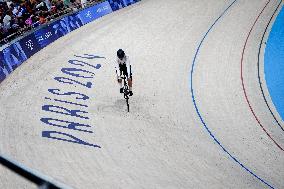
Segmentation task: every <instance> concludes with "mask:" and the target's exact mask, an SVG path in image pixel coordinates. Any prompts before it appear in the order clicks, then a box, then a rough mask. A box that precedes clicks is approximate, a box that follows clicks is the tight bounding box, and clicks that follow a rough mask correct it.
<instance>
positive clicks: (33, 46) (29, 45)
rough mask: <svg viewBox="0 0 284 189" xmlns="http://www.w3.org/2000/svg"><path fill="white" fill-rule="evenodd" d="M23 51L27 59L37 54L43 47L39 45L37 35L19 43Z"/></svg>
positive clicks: (31, 35) (25, 38) (32, 35)
mask: <svg viewBox="0 0 284 189" xmlns="http://www.w3.org/2000/svg"><path fill="white" fill-rule="evenodd" d="M19 43H20V45H21V47H22V49H23V51H24V52H25V54H26V56H27V58H30V57H31V56H32V55H34V54H35V53H37V52H38V51H39V50H40V49H41V46H40V45H39V43H38V41H37V39H36V37H35V35H34V34H33V33H32V34H30V35H28V36H26V37H24V38H23V39H21V40H20V41H19Z"/></svg>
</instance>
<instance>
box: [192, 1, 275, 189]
mask: <svg viewBox="0 0 284 189" xmlns="http://www.w3.org/2000/svg"><path fill="white" fill-rule="evenodd" d="M236 1H237V0H234V2H233V3H231V4H230V5H229V6H228V7H227V8H226V10H225V11H224V12H223V13H222V14H221V15H220V16H219V17H218V18H217V19H216V20H215V22H214V23H213V24H212V25H211V27H210V28H209V29H208V31H207V32H206V34H205V35H204V37H203V38H202V40H201V42H200V43H199V45H198V48H197V50H196V53H195V55H194V59H193V61H192V68H191V75H190V79H191V81H190V84H191V86H190V87H191V93H192V101H193V104H194V107H195V110H196V112H197V114H198V117H199V118H200V120H201V122H202V124H203V126H204V127H205V129H206V130H207V132H208V133H209V134H210V136H211V137H212V138H213V140H214V141H215V142H216V143H217V144H218V145H219V146H220V147H221V148H222V149H223V151H224V152H225V153H226V154H228V155H229V156H230V157H231V158H232V159H233V160H234V161H235V162H236V163H238V164H239V165H240V166H241V167H242V168H243V169H245V170H246V171H247V172H249V173H250V174H251V175H253V176H254V177H255V178H257V179H258V180H260V181H261V182H262V183H264V184H265V185H267V186H268V187H270V188H273V189H274V187H273V186H271V185H270V184H269V183H268V182H266V181H265V180H263V179H262V178H260V177H259V176H257V175H256V174H255V173H253V172H252V171H251V170H249V169H248V168H247V167H246V166H245V165H243V164H242V163H241V162H240V161H239V160H237V159H236V158H235V157H234V156H233V155H231V154H230V153H229V152H228V150H226V149H225V147H224V146H223V145H222V144H221V143H220V142H219V140H218V139H217V138H216V137H215V136H214V135H213V134H212V132H211V131H210V129H209V128H208V127H207V125H206V123H205V121H204V120H203V118H202V116H201V113H200V112H199V109H198V107H197V105H196V101H195V96H194V91H193V71H194V65H195V62H196V58H197V55H198V53H199V50H200V47H201V45H202V43H203V41H204V40H205V38H206V37H207V35H208V33H209V32H210V31H211V29H212V28H213V26H214V25H215V24H216V23H217V22H218V21H219V19H220V18H221V17H222V16H223V15H224V14H225V13H226V12H227V10H228V9H229V8H230V7H231V6H232V5H233V4H234V3H235V2H236Z"/></svg>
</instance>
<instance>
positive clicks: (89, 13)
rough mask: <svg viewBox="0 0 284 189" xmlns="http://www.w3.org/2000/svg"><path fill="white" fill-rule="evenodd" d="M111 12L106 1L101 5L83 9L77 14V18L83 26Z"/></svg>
mask: <svg viewBox="0 0 284 189" xmlns="http://www.w3.org/2000/svg"><path fill="white" fill-rule="evenodd" d="M111 12H112V9H111V7H110V4H109V2H108V1H105V2H103V3H100V4H97V5H95V6H93V7H90V8H87V9H84V10H83V11H81V12H80V13H79V16H80V18H81V20H82V22H83V23H84V24H87V23H89V22H91V21H93V20H95V19H97V18H100V17H102V16H104V15H106V14H109V13H111Z"/></svg>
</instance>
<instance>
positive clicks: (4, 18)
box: [0, 0, 88, 41]
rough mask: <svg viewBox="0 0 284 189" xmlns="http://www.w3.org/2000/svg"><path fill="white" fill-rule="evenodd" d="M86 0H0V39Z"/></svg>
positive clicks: (81, 3) (65, 11) (29, 27)
mask: <svg viewBox="0 0 284 189" xmlns="http://www.w3.org/2000/svg"><path fill="white" fill-rule="evenodd" d="M87 3H88V2H87V0H0V41H3V39H5V38H7V37H9V36H11V35H12V36H13V35H15V34H16V33H19V32H25V31H27V30H29V29H31V28H35V27H37V26H39V25H42V24H45V23H46V22H48V21H50V20H52V19H54V18H55V17H58V16H60V15H62V14H66V13H68V12H70V11H75V10H77V9H78V8H84V7H85V6H86V5H87Z"/></svg>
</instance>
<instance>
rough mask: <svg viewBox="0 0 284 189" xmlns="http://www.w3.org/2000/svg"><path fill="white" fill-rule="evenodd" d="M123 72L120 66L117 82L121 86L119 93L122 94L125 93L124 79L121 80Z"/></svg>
mask: <svg viewBox="0 0 284 189" xmlns="http://www.w3.org/2000/svg"><path fill="white" fill-rule="evenodd" d="M122 71H123V70H122V68H121V66H119V75H118V76H117V82H118V84H119V92H120V93H123V87H122V79H121V76H122Z"/></svg>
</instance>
